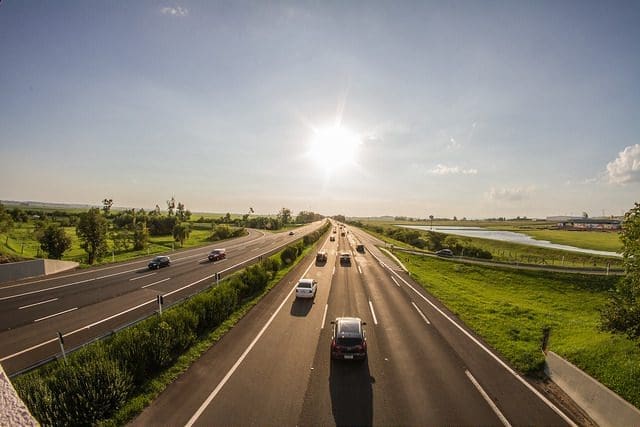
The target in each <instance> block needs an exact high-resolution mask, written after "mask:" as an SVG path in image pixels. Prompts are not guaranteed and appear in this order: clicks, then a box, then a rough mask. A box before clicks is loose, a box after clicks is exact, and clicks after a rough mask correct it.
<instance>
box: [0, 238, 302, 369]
mask: <svg viewBox="0 0 640 427" xmlns="http://www.w3.org/2000/svg"><path fill="white" fill-rule="evenodd" d="M303 237H304V236H303ZM303 237H300V238H298V239H295V240H293V241H292V242H287V243H285V244H283V245H280V246H277V247H275V248H273V249H271V250H269V251H267V252H264V253H262V254H260V255H256V256H254V257H252V258H249V259H248V260H246V261H243V262H241V263H239V264H236V265H233V266H231V267H229V268H226V269H224V270H221V271H219V272H218V273H217V274H218V278H217V280H215V279H214V281H213V282H212V283H211V284H210V285H209V286H206V287H204V288H202V289H200V290H197V291H196V292H192V293H190V294H188V295H186V296H184V297H181V298H179V299H177V300H175V301H173V302H171V303H169V304H166V308H167V309H168V308H171V307H174V306H176V305H178V304H181V303H182V302H184V301H186V300H188V299H190V298H192V297H194V296H196V295H198V294H200V293H202V292H206V291H208V290H209V289H211V288H213V287H214V286H216V285H218V284H219V283H220V282H221V281H223V280H228V279H230V278H231V277H232V276H233V274H234V273H236V272H238V271H240V270H242V269H243V268H245V267H248V266H249V265H253V264H256V263H258V262H260V261H262V260H263V259H265V258H268V257H270V256H272V255H274V254H276V253H278V252H279V251H281V250H282V249H283V248H285V247H286V246H289V245H291V244H295V243H297V242H298V241H300V240H302V239H303ZM227 272H230V274H229V275H226V276H225V278H224V279H223V278H222V277H221V276H220V275H221V274H223V273H227ZM163 307H165V305H163ZM158 314H159V310H154V311H153V312H151V313H147V314H145V315H143V316H141V317H139V318H137V319H135V320H133V321H130V322H128V323H125V324H122V325H120V326H118V327H116V328H114V329H112V330H110V331H108V332H105V333H104V334H102V335H99V336H97V337H94V338H92V339H91V340H90V341H87V342H85V343H82V344H80V345H77V346H75V347H71V348H69V349H66V348H65V354H71V353H74V352H76V351H78V350H80V349H82V348H84V347H86V346H88V345H90V344H93V343H95V342H97V341H101V340H103V339H106V338H108V337H111V336H113V335H114V334H116V333H117V332H119V331H121V330H123V329H126V328H129V327H131V326H134V325H136V324H138V323H140V322H142V321H143V320H146V319H148V318H150V317H152V316H155V315H158ZM61 358H63V354H62V352H58V353H56V354H55V355H53V356H48V357H46V358H45V359H42V360H39V361H37V362H35V363H33V364H32V365H29V366H27V367H26V368H23V369H20V370H18V371H15V372H12V373H11V374H7V375H8V376H9V378H14V377H16V376H18V375H22V374H25V373H27V372H29V371H32V370H34V369H36V368H39V367H40V366H43V365H46V364H47V363H49V362H53V361H55V360H60V359H61Z"/></svg>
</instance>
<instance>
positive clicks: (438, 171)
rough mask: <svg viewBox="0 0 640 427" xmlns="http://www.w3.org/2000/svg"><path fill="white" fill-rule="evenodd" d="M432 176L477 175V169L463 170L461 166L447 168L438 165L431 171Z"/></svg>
mask: <svg viewBox="0 0 640 427" xmlns="http://www.w3.org/2000/svg"><path fill="white" fill-rule="evenodd" d="M429 173H430V174H432V175H460V174H461V175H477V173H478V170H477V169H462V168H461V167H459V166H446V165H441V164H438V165H437V166H436V167H435V168H433V169H431V170H430V171H429Z"/></svg>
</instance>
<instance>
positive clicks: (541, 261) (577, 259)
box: [367, 224, 623, 270]
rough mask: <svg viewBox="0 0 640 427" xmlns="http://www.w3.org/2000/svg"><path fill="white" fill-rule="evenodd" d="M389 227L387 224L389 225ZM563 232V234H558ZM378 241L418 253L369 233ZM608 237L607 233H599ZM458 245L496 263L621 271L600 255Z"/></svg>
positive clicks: (473, 240) (491, 243)
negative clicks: (484, 252)
mask: <svg viewBox="0 0 640 427" xmlns="http://www.w3.org/2000/svg"><path fill="white" fill-rule="evenodd" d="M387 225H388V224H387ZM558 232H560V231H558ZM367 233H370V234H372V235H374V236H376V237H378V238H379V239H381V240H383V241H385V242H387V243H390V244H392V245H394V246H398V247H401V248H406V249H416V248H414V247H412V246H410V245H408V244H406V243H404V242H400V241H398V240H395V239H391V238H389V237H388V236H386V235H382V234H379V233H375V232H372V231H370V230H367ZM598 234H608V233H602V232H600V233H598ZM453 237H455V238H456V239H458V240H459V241H462V242H465V243H466V244H468V245H472V246H476V247H479V248H481V249H484V250H487V251H489V252H491V255H492V256H493V261H499V262H508V263H520V264H537V265H542V266H551V267H571V268H585V269H593V268H597V269H603V270H604V269H606V268H607V266H609V267H610V268H612V269H622V268H623V265H622V259H621V258H612V257H603V256H598V255H590V254H583V253H580V252H570V251H563V250H560V249H550V248H544V247H539V246H530V245H523V244H519V243H511V242H502V241H499V240H491V239H481V238H477V237H463V236H453Z"/></svg>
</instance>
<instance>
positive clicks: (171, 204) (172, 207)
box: [167, 196, 176, 216]
mask: <svg viewBox="0 0 640 427" xmlns="http://www.w3.org/2000/svg"><path fill="white" fill-rule="evenodd" d="M175 209H176V198H175V197H174V196H171V199H170V200H167V211H169V216H172V215H173V211H174V210H175Z"/></svg>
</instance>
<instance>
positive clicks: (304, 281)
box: [298, 279, 313, 283]
mask: <svg viewBox="0 0 640 427" xmlns="http://www.w3.org/2000/svg"><path fill="white" fill-rule="evenodd" d="M298 283H313V279H300V280H298Z"/></svg>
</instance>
